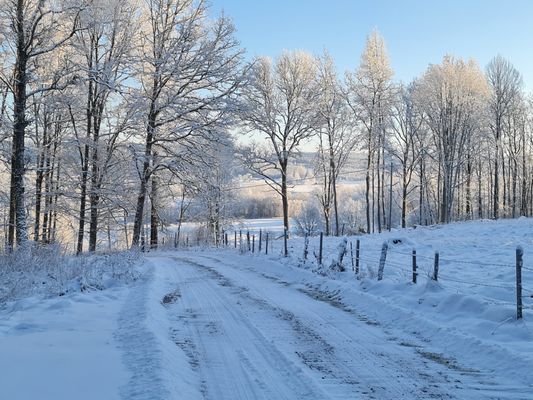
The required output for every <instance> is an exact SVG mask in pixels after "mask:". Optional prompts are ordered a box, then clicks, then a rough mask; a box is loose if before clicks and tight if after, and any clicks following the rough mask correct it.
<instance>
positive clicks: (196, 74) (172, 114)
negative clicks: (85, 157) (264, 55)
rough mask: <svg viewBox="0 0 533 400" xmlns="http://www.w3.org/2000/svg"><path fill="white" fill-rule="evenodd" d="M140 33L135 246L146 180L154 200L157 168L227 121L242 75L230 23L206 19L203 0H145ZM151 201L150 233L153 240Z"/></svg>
mask: <svg viewBox="0 0 533 400" xmlns="http://www.w3.org/2000/svg"><path fill="white" fill-rule="evenodd" d="M139 41H140V54H139V57H140V62H139V64H138V65H137V78H138V80H139V82H140V90H139V96H140V100H141V101H142V102H143V104H144V107H145V111H144V113H145V122H144V134H143V135H142V139H141V140H142V141H143V142H144V146H143V150H142V151H141V152H140V154H136V158H137V160H138V162H139V166H138V174H139V179H140V184H139V189H138V196H137V206H136V211H135V221H134V229H133V242H132V245H133V246H137V245H138V244H139V238H140V232H141V226H142V224H143V215H144V205H145V201H146V197H147V191H148V188H149V184H150V183H151V190H152V193H151V199H152V202H153V203H154V202H157V171H158V170H160V169H162V168H171V167H173V166H174V165H175V164H177V163H179V158H178V157H177V155H176V154H174V148H175V146H176V145H177V144H180V146H181V147H180V146H178V147H179V148H180V149H183V148H184V146H193V145H194V139H195V138H196V137H198V136H204V137H208V136H209V135H210V134H212V133H213V132H217V130H216V129H215V128H217V127H220V126H226V125H228V123H229V122H230V116H231V115H230V112H231V111H232V109H233V106H234V102H233V95H234V94H235V92H236V91H237V89H238V88H239V87H240V85H241V84H242V82H243V79H242V74H241V62H242V50H241V48H240V47H239V43H238V42H237V41H236V40H235V38H234V27H233V25H232V23H231V22H230V21H229V19H227V18H226V17H224V16H221V17H219V18H217V19H214V20H212V19H210V18H209V16H208V7H207V4H206V2H205V1H195V0H146V1H145V2H144V3H143V7H142V16H141V28H140V38H139ZM212 139H213V140H216V137H215V138H212ZM154 205H155V204H152V206H153V207H152V211H153V212H152V216H151V238H150V241H151V243H152V246H157V241H158V239H157V226H158V220H157V212H156V207H154Z"/></svg>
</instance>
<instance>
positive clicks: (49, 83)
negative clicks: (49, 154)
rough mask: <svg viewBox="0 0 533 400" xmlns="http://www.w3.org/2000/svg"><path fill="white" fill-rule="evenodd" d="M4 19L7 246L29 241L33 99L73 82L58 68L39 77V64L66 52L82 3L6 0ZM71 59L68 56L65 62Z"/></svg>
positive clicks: (3, 7) (3, 78)
mask: <svg viewBox="0 0 533 400" xmlns="http://www.w3.org/2000/svg"><path fill="white" fill-rule="evenodd" d="M0 7H1V11H0V13H1V14H0V18H1V19H2V20H3V21H8V23H7V24H6V23H4V24H2V28H3V30H4V32H2V35H1V36H0V37H1V39H2V41H3V43H2V44H1V47H2V49H3V50H4V52H3V53H2V56H3V60H2V63H1V66H2V70H1V71H0V79H1V80H2V82H3V83H4V84H5V85H6V86H7V87H8V88H9V92H10V94H11V95H12V106H13V133H12V151H11V163H10V164H11V165H10V170H11V174H10V176H11V181H10V201H9V203H10V205H9V232H8V238H7V242H8V247H9V248H13V246H14V244H15V233H16V242H17V244H18V245H24V243H26V242H27V241H28V231H27V221H26V219H27V218H26V217H27V215H26V205H25V204H26V203H25V197H26V194H25V182H24V177H25V172H26V165H25V140H26V127H27V125H28V119H27V116H26V114H27V107H28V99H29V98H31V97H32V96H34V95H36V94H38V93H42V92H45V91H51V90H56V89H59V88H61V87H64V86H65V85H67V84H68V83H69V74H68V73H67V72H66V71H65V70H59V69H58V70H53V71H50V72H51V74H50V75H48V76H47V77H46V78H44V77H42V76H41V77H40V79H39V77H38V74H37V73H36V68H38V66H39V63H40V62H42V61H43V59H44V58H45V57H46V56H49V55H50V54H51V53H55V54H56V57H62V56H63V57H64V55H62V54H61V52H60V51H59V50H61V49H62V48H63V47H64V46H65V45H66V44H67V42H68V41H69V40H70V39H71V38H72V36H73V35H74V33H75V32H76V31H77V29H78V27H79V24H78V19H79V12H80V9H81V8H82V7H83V4H81V5H80V4H74V3H72V4H71V3H69V2H65V3H63V2H53V1H46V0H3V1H2V3H1V4H0ZM65 61H66V62H67V63H68V60H65Z"/></svg>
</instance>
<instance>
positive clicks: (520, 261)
mask: <svg viewBox="0 0 533 400" xmlns="http://www.w3.org/2000/svg"><path fill="white" fill-rule="evenodd" d="M523 256H524V250H523V249H522V247H521V246H518V247H517V248H516V319H521V318H522V265H523V263H524V260H523Z"/></svg>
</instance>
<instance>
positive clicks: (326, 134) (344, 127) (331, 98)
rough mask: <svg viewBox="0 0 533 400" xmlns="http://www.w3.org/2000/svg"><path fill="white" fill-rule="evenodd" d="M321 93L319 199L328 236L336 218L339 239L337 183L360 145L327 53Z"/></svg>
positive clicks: (322, 66) (320, 67) (320, 66)
mask: <svg viewBox="0 0 533 400" xmlns="http://www.w3.org/2000/svg"><path fill="white" fill-rule="evenodd" d="M317 64H318V92H319V98H318V100H317V106H318V115H319V118H320V120H319V123H320V125H319V127H318V141H319V147H318V152H317V169H318V175H319V176H320V180H321V186H322V188H321V191H320V193H319V195H318V197H319V201H320V204H321V206H322V213H323V216H324V222H325V230H326V235H329V234H330V232H331V213H332V211H333V212H334V216H335V235H336V236H339V234H340V227H339V206H338V196H337V180H338V179H339V177H340V176H341V173H342V171H343V168H344V167H345V166H346V163H347V161H348V158H349V156H350V154H352V150H353V149H354V147H355V146H356V145H357V143H358V140H357V139H358V138H357V136H356V130H355V126H354V124H353V116H352V114H351V113H350V110H349V107H348V104H347V103H346V98H345V97H344V96H343V90H342V87H341V83H340V82H339V79H338V75H337V70H336V68H335V64H334V62H333V59H332V58H331V57H330V56H329V55H328V54H327V53H326V54H324V55H323V56H322V57H320V58H318V59H317Z"/></svg>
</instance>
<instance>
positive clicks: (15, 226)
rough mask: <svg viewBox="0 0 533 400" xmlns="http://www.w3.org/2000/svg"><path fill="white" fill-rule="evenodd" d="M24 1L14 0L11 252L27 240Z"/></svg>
mask: <svg viewBox="0 0 533 400" xmlns="http://www.w3.org/2000/svg"><path fill="white" fill-rule="evenodd" d="M24 6H25V4H24V0H17V10H16V15H17V18H16V20H15V25H16V26H15V31H16V33H17V44H16V48H17V49H16V52H17V55H16V60H15V66H14V71H13V82H14V87H13V89H14V90H13V144H12V154H11V182H10V201H9V234H8V246H9V249H10V250H11V249H13V247H14V244H15V231H16V242H17V245H18V246H23V245H24V244H25V243H26V242H27V241H28V233H27V230H26V209H25V205H24V196H25V193H24V174H25V165H24V140H25V137H26V125H27V121H26V100H27V98H26V97H27V96H26V85H27V76H26V68H27V63H28V54H27V53H26V39H25V32H26V30H25V27H24Z"/></svg>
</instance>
